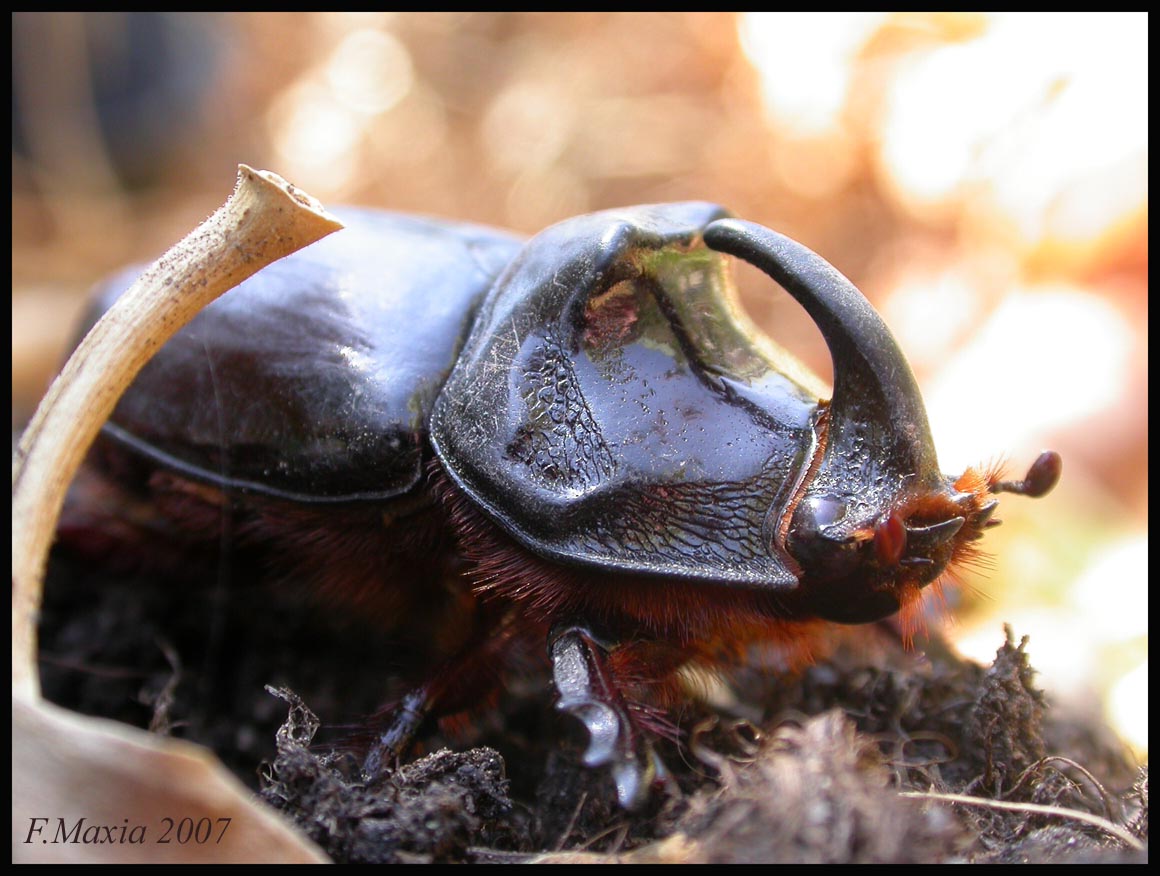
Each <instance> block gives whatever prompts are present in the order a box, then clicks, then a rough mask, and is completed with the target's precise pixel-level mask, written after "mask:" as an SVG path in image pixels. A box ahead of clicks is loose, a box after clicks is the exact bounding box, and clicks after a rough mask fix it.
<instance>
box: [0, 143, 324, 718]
mask: <svg viewBox="0 0 1160 876" xmlns="http://www.w3.org/2000/svg"><path fill="white" fill-rule="evenodd" d="M341 227H342V225H341V223H340V222H338V220H337V219H335V218H334V217H333V216H331V215H330V214H329V213H327V212H326V210H325V208H323V207H322V205H321V204H320V203H319V202H318V201H316V200H315V199H314V198H312V197H310V196H309V195H307V194H306V193H305V192H301V191H299V190H298V189H296V188H295V187H294V186H293V185H291V184H290V183H287V182H286V181H285V180H284V179H282V178H281V177H279V176H278V175H277V174H274V173H270V172H269V171H259V170H254V169H253V168H251V167H247V166H246V165H244V164H243V165H240V166H239V167H238V181H237V186H236V187H235V189H234V192H233V194H232V195H231V196H230V198H229V199H228V200H227V201H226V203H225V204H223V205H222V206H221V207H220V208H219V209H218V210H217V211H216V212H215V213H214V214H213V215H212V216H210V217H209V218H208V219H206V220H205V222H203V223H202V224H201V225H199V226H198V227H197V228H196V229H194V230H193V231H192V232H191V233H190V234H189V235H188V236H187V237H186V238H185V239H184V240H182V241H181V242H180V243H178V244H176V245H175V246H174V247H173V248H172V249H170V250H169V251H168V252H166V253H165V255H163V256H162V257H161V258H160V259H158V260H157V262H155V263H154V264H153V265H152V266H151V267H150V268H149V269H148V270H147V271H145V273H144V274H142V275H141V277H140V278H139V279H138V280H137V282H136V283H134V284H133V285H132V286H131V287H130V288H129V290H128V291H126V292H125V294H124V295H122V296H121V297H120V299H118V301H117V302H116V304H114V306H113V307H112V308H110V309H109V311H108V312H107V313H106V314H105V315H104V316H103V317H102V318H101V320H100V321H99V322H98V323H97V324H96V325H95V326H94V327H93V329H92V331H91V332H89V334H88V335H87V336H86V337H85V339H84V340H83V341H82V342H81V344H80V346H79V347H77V349H76V352H74V353H73V355H72V357H71V358H70V359H69V360H68V362H67V363H66V364H65V367H64V369H63V371H62V372H61V374H60V376H58V377H57V379H56V380H55V381H54V382H53V384H52V386H51V387H50V388H49V391H48V393H47V395H46V396H45V398H44V400H43V401H42V402H41V403H40V406H39V407H38V408H37V411H36V414H35V416H34V417H33V419H32V422H31V423H30V424H29V426H28V428H27V430H26V431H25V432H24V435H23V437H22V438H21V441H20V446H19V448H18V449H17V451H16V453H15V455H14V456H13V460H12V686H13V694H14V695H22V696H28V697H32V698H36V697H37V696H38V695H39V687H40V684H39V678H38V675H37V671H36V617H37V613H38V611H39V609H40V601H41V590H42V583H43V582H42V579H43V575H44V567H45V562H46V558H47V554H48V549H49V547H50V546H51V544H52V539H53V535H54V533H55V530H56V521H57V518H58V517H59V515H60V510H61V508H62V506H63V504H64V498H65V493H66V491H67V489H68V485H69V483H70V482H71V481H72V479H73V476H74V474H75V473H76V470H77V468H78V467H79V466H80V463H81V460H82V459H83V458H84V455H85V453H86V452H87V451H88V449H89V447H90V446H91V444H92V442H93V441H94V440H95V439H96V436H97V433H98V432H99V431H100V429H101V426H102V425H103V424H104V423H105V421H106V420H107V419H108V418H109V415H110V414H111V413H112V411H113V408H114V406H115V405H116V403H117V401H118V399H120V397H121V395H122V393H124V391H125V389H126V388H127V387H128V386H129V384H130V383H131V382H132V380H133V378H134V377H135V376H136V375H137V373H138V372H139V371H140V370H141V368H142V367H143V366H144V365H145V363H146V362H147V361H148V360H149V358H150V357H152V356H153V354H154V353H156V352H157V351H158V350H159V349H160V348H161V346H162V345H163V344H164V343H165V342H166V341H167V340H169V338H170V337H172V336H173V335H174V334H175V333H176V332H177V331H178V330H179V329H180V328H181V327H182V326H184V325H185V324H186V323H187V322H189V321H190V320H191V319H192V318H193V317H194V315H195V314H196V313H197V312H198V311H199V310H201V309H202V308H203V307H205V306H206V305H208V304H209V303H210V302H211V301H213V300H214V299H215V298H217V297H219V296H220V295H222V294H223V293H225V292H227V291H228V290H230V289H232V288H233V287H234V286H236V285H238V284H239V283H241V282H242V281H243V280H245V279H246V278H247V277H249V276H251V275H252V274H254V273H256V272H257V271H259V270H260V269H261V268H263V267H265V266H266V265H268V264H270V263H271V262H274V261H277V260H278V259H280V258H282V257H283V256H287V255H289V254H290V253H292V252H294V251H295V250H298V249H301V248H302V247H304V246H307V245H308V244H311V243H313V242H314V241H316V240H319V239H320V238H322V237H325V236H326V235H327V234H330V233H331V232H333V231H337V230H338V229H339V228H341Z"/></svg>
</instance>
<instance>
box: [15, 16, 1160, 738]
mask: <svg viewBox="0 0 1160 876" xmlns="http://www.w3.org/2000/svg"><path fill="white" fill-rule="evenodd" d="M12 24H13V42H12V48H13V53H12V185H13V195H12V316H13V329H12V403H13V405H12V406H13V427H14V429H17V428H19V426H20V425H21V424H22V423H23V422H25V421H26V419H27V417H28V416H30V414H31V411H32V409H33V408H34V406H35V404H36V401H37V400H38V398H39V397H40V395H41V394H42V393H43V391H44V389H45V388H46V386H47V384H48V382H49V381H50V380H51V378H52V376H53V374H54V373H55V371H56V369H57V367H58V365H59V363H60V361H61V357H62V356H63V354H64V350H65V346H66V344H67V343H68V338H69V335H70V332H71V326H72V325H73V323H74V321H75V320H76V318H77V315H78V313H79V308H80V307H81V303H82V302H83V300H84V295H85V293H86V291H87V289H88V288H89V287H90V285H91V284H92V283H93V282H94V281H96V280H97V279H98V278H100V277H101V276H102V275H103V274H105V273H106V272H108V271H110V270H112V269H114V268H117V267H118V266H121V265H123V264H125V263H127V262H131V261H140V260H149V259H152V258H154V257H156V256H157V255H159V254H160V253H161V252H163V251H164V250H165V249H166V248H167V247H168V246H169V245H170V244H172V243H173V242H175V241H176V240H178V239H179V238H181V237H182V236H184V235H185V233H186V232H188V231H189V230H190V229H192V228H193V227H194V226H195V225H196V224H197V223H198V222H200V221H201V220H202V219H203V218H204V217H205V216H206V215H208V214H209V213H210V212H211V211H212V210H213V209H215V208H216V207H217V206H218V205H219V204H220V203H221V202H222V201H223V200H224V199H225V197H226V196H227V195H228V193H229V191H230V189H231V188H232V186H233V182H234V177H235V170H236V166H237V164H238V163H239V162H245V163H248V164H251V165H253V166H255V167H259V168H266V169H270V170H274V171H276V172H278V173H280V174H281V175H283V176H285V177H286V178H288V179H290V180H291V181H292V182H294V183H296V184H298V185H300V186H302V187H303V188H305V189H306V190H307V191H308V192H310V193H311V194H313V195H315V196H316V197H319V198H321V199H322V200H323V201H324V202H326V203H328V204H338V203H356V204H366V205H373V206H380V207H386V208H391V209H398V210H409V211H418V212H423V213H428V214H433V215H438V216H444V217H449V218H456V219H467V220H473V221H477V222H484V223H490V224H495V225H500V226H505V227H510V228H514V229H517V230H519V231H522V232H526V233H529V234H530V233H534V232H536V231H538V230H540V229H542V228H543V227H544V226H546V225H548V224H550V223H553V222H555V221H558V220H560V219H564V218H566V217H568V216H572V215H575V214H577V213H582V212H586V211H591V210H598V209H602V208H606V207H613V206H619V205H625V204H634V203H648V202H655V201H669V200H681V199H698V200H711V201H717V202H720V203H722V204H724V205H726V206H728V207H729V208H731V209H732V210H733V211H734V212H736V213H737V214H738V215H741V216H743V217H745V218H748V219H752V220H755V221H757V222H761V223H763V224H765V225H768V226H771V227H773V228H776V229H778V230H780V231H783V232H785V233H787V234H789V235H791V236H793V237H795V238H797V239H799V240H801V241H802V242H804V243H806V244H807V245H809V246H810V247H812V248H813V249H815V250H817V251H818V252H820V253H821V254H822V255H824V256H825V257H826V258H827V259H829V260H830V261H831V262H833V263H834V264H835V265H837V266H838V267H839V268H840V269H841V270H842V271H843V272H844V273H846V274H847V275H848V276H850V277H851V278H852V279H853V280H854V281H855V282H856V283H857V284H858V285H859V287H860V288H861V289H862V290H863V291H864V292H865V293H866V294H867V296H868V297H869V298H870V299H871V300H872V301H873V302H874V303H875V305H876V306H877V307H878V308H879V309H880V311H881V312H882V313H883V314H884V315H885V317H886V319H887V321H888V323H889V324H890V325H891V326H892V328H893V329H894V331H895V333H896V334H897V336H898V339H899V342H900V344H901V346H902V348H903V349H904V350H905V351H906V352H907V354H908V355H909V357H910V360H911V364H912V366H913V367H914V369H915V372H916V373H917V375H918V378H919V382H920V384H921V385H922V387H923V390H924V394H925V397H926V400H927V404H928V408H929V413H930V418H931V422H932V426H933V428H934V431H935V439H936V444H937V446H938V448H939V455H940V461H941V462H942V466H943V469H944V471H948V472H955V473H958V472H961V471H962V469H963V468H965V467H966V466H967V465H974V464H978V463H985V462H989V461H991V460H994V459H998V458H1004V459H1007V460H1008V461H1009V474H1010V475H1011V476H1021V475H1022V474H1023V472H1024V471H1025V470H1026V467H1027V466H1028V465H1029V464H1030V463H1031V461H1032V460H1033V459H1034V458H1035V456H1036V455H1037V454H1038V452H1039V451H1040V450H1041V449H1044V448H1053V449H1056V450H1058V451H1060V452H1061V453H1062V455H1063V458H1064V476H1063V480H1062V483H1061V484H1060V486H1059V487H1058V488H1057V489H1056V491H1055V492H1054V493H1053V494H1052V495H1051V496H1050V497H1048V498H1046V499H1043V500H1038V501H1034V500H1027V499H1020V498H1018V497H1008V498H1007V499H1005V500H1004V501H1003V503H1002V509H1001V516H1002V517H1003V519H1004V521H1005V525H1004V526H1003V527H1000V528H999V529H997V530H994V531H993V532H990V533H988V536H987V541H986V544H987V549H988V551H989V552H991V553H992V555H993V558H994V559H993V562H992V564H991V567H990V568H988V569H982V570H975V571H972V572H969V573H968V574H966V575H964V576H963V577H962V585H963V586H961V587H959V588H957V590H956V591H955V593H954V594H953V595H952V596H951V598H950V602H951V603H952V604H951V608H950V611H949V612H947V615H948V616H947V617H945V618H944V619H943V621H942V627H943V629H945V630H946V632H947V633H948V634H949V635H950V636H951V637H952V639H953V640H954V641H955V642H956V643H957V644H958V646H959V648H960V649H961V650H962V651H964V652H965V653H967V654H969V655H971V656H973V657H976V658H978V659H980V660H984V661H989V660H990V659H992V658H993V656H994V652H995V650H996V649H997V648H998V646H999V645H1000V644H1001V642H1002V631H1001V624H1002V623H1003V622H1009V623H1011V624H1012V625H1013V627H1014V629H1015V633H1016V635H1026V634H1029V635H1030V636H1031V644H1030V654H1031V659H1032V662H1033V664H1034V665H1035V666H1036V668H1038V669H1039V670H1040V673H1041V674H1040V677H1039V681H1040V683H1041V684H1042V685H1043V686H1044V687H1045V688H1046V689H1047V690H1048V691H1049V692H1050V694H1051V695H1052V697H1053V699H1054V700H1055V701H1056V702H1057V703H1060V704H1062V705H1068V706H1074V707H1077V708H1080V709H1083V710H1086V711H1091V710H1094V709H1097V708H1098V709H1103V710H1105V712H1106V714H1107V716H1108V718H1109V720H1110V721H1111V723H1112V724H1113V726H1115V727H1116V728H1117V729H1118V731H1119V732H1120V733H1121V734H1122V735H1123V736H1124V737H1125V739H1127V740H1128V741H1129V742H1131V743H1132V744H1133V745H1134V746H1135V748H1136V750H1137V751H1138V752H1140V754H1141V757H1144V756H1146V750H1147V708H1148V682H1147V678H1148V655H1147V645H1148V621H1147V617H1148V591H1147V584H1146V580H1147V505H1148V446H1147V439H1148V428H1147V421H1148V406H1147V344H1148V340H1147V329H1146V325H1147V293H1148V274H1147V271H1148V247H1147V226H1148V212H1147V211H1148V172H1147V158H1148V139H1147V113H1148V86H1147V74H1148V69H1147V52H1148V37H1147V25H1148V21H1147V16H1146V15H1145V14H1143V13H1141V14H1028V15H1020V14H919V13H916V14H879V13H864V14H862V13H860V14H822V13H809V14H790V13H754V14H745V15H734V14H725V13H703V14H680V15H677V14H604V13H590V14H466V13H454V14H451V13H448V14H443V13H438V14H435V13H428V14H402V13H398V14H396V13H357V14H356V13H311V14H305V13H303V14H178V13H134V14H128V13H124V14H122V13H86V14H80V13H14V14H13V18H12ZM738 273H739V278H740V282H741V283H742V289H743V294H744V301H745V304H746V307H747V309H748V311H749V313H750V314H751V315H752V316H753V318H754V319H755V320H757V321H758V322H759V323H760V324H761V325H762V326H763V327H764V328H765V329H766V330H767V331H768V332H769V333H770V334H771V335H772V336H773V337H774V338H775V339H776V340H778V341H780V342H781V343H783V344H784V345H786V346H788V347H789V348H791V349H792V350H794V351H795V352H796V353H797V354H798V355H799V356H801V357H802V358H803V359H804V360H805V361H806V362H807V363H808V364H809V365H810V366H811V367H813V368H814V370H816V371H818V372H819V373H821V374H822V375H823V376H828V374H829V357H828V354H827V353H826V349H825V346H824V345H823V344H822V341H821V338H820V336H819V335H818V334H817V333H816V331H815V330H814V328H813V326H812V325H811V324H810V322H809V320H808V318H807V317H806V316H805V315H804V313H803V312H801V311H800V309H799V308H798V306H797V305H796V304H795V303H794V302H793V301H792V300H790V299H788V297H787V296H785V295H784V294H782V293H781V292H780V291H779V290H775V289H774V288H773V287H772V284H770V283H769V281H768V280H764V279H763V278H762V277H760V276H759V275H757V274H756V272H752V271H750V270H749V269H744V270H742V269H740V268H739V271H738Z"/></svg>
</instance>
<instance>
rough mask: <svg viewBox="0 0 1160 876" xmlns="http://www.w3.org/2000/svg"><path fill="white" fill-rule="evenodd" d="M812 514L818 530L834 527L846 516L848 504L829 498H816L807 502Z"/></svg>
mask: <svg viewBox="0 0 1160 876" xmlns="http://www.w3.org/2000/svg"><path fill="white" fill-rule="evenodd" d="M807 502H808V504H809V506H810V508H809V510H810V514H811V515H812V516H813V518H814V524H815V526H817V528H818V529H825V528H826V527H828V526H833V525H834V524H835V523H837V522H838V521H840V520H841V519H842V518H843V517H845V516H846V503H845V502H841V501H839V500H838V499H834V498H831V497H828V496H814V497H813V498H811V499H808V500H807Z"/></svg>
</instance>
